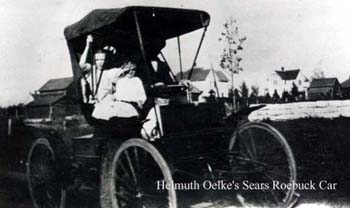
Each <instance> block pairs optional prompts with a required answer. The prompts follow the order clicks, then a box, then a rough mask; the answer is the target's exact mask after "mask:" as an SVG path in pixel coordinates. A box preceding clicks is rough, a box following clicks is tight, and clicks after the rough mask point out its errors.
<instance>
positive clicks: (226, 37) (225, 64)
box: [219, 17, 247, 111]
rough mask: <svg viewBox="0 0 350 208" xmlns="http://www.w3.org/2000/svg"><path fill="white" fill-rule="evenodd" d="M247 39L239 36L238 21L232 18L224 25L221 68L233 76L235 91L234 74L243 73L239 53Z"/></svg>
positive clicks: (221, 39)
mask: <svg viewBox="0 0 350 208" xmlns="http://www.w3.org/2000/svg"><path fill="white" fill-rule="evenodd" d="M246 39H247V38H246V37H240V35H239V31H238V26H237V20H235V19H233V18H232V17H230V18H229V19H228V20H227V21H226V22H225V24H224V31H223V32H221V37H220V38H219V41H222V42H224V43H225V46H224V48H223V51H222V54H221V59H220V67H221V68H222V69H223V70H225V71H227V72H229V73H230V74H231V85H232V89H235V87H234V79H233V76H234V74H238V73H239V72H240V71H243V68H242V67H240V62H241V61H242V58H241V57H239V56H238V51H240V50H243V47H242V44H243V42H244V41H245V40H246ZM235 98H236V97H235V96H233V103H234V106H233V108H234V111H235V110H236V106H235V103H236V100H235Z"/></svg>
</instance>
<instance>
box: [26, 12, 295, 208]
mask: <svg viewBox="0 0 350 208" xmlns="http://www.w3.org/2000/svg"><path fill="white" fill-rule="evenodd" d="M209 22H210V16H209V14H208V13H206V12H205V11H199V10H189V9H177V8H161V7H141V6H132V7H125V8H115V9H96V10H93V11H92V12H90V13H89V14H87V15H86V16H85V17H84V18H82V19H81V20H80V21H78V22H76V23H75V24H72V25H70V26H68V27H66V28H65V31H64V34H65V37H66V40H67V44H68V48H69V53H70V58H71V63H72V69H73V75H74V81H75V85H76V88H77V91H78V92H79V93H78V94H79V95H80V99H79V105H80V106H81V111H82V113H83V114H84V116H85V118H86V121H87V122H88V123H89V125H91V126H92V127H94V133H93V134H89V135H80V136H77V137H67V136H62V135H59V134H58V133H57V132H55V131H54V130H50V129H49V128H46V129H41V128H40V127H31V128H32V131H37V132H40V133H37V134H35V137H36V138H35V140H34V141H33V143H32V144H31V147H30V150H29V152H28V157H27V177H28V184H29V190H30V194H31V198H32V202H33V205H34V207H37V208H39V207H56V208H62V207H66V206H67V204H66V203H67V202H66V201H67V200H66V199H67V195H69V193H70V192H72V191H74V190H78V189H79V188H80V187H82V186H90V187H93V188H94V189H95V190H96V194H99V196H100V197H99V200H100V202H99V203H100V206H101V207H103V208H109V207H113V208H117V207H119V208H122V207H140V208H141V207H142V208H144V207H152V208H153V207H160V208H164V207H170V208H176V207H183V206H185V207H186V206H189V205H188V204H187V202H188V201H189V200H186V198H191V200H190V201H191V203H192V201H196V200H197V201H200V200H204V199H205V198H206V197H208V198H210V199H209V202H211V203H212V204H213V205H215V206H218V205H219V204H220V205H222V207H225V206H232V207H290V206H292V204H293V201H294V198H295V197H294V196H295V190H294V188H293V187H291V188H289V189H284V190H278V189H277V190H275V189H273V188H272V184H273V183H274V182H278V183H286V184H288V183H293V182H295V181H296V165H295V161H294V157H293V153H292V150H291V148H290V147H289V145H288V143H287V141H286V139H285V137H284V136H283V135H282V134H281V133H280V132H279V131H278V130H276V129H275V128H274V127H272V126H271V125H269V124H267V123H262V122H249V121H247V120H244V119H242V118H244V115H247V114H249V113H250V112H251V111H253V110H255V109H257V108H258V107H256V108H249V109H246V110H245V112H238V113H231V114H229V115H228V114H227V113H226V110H225V103H224V102H223V101H222V99H219V98H218V99H215V100H211V101H210V102H209V101H208V102H197V101H194V100H193V99H192V94H191V90H192V89H193V88H192V87H191V82H190V81H188V80H190V78H191V75H192V72H190V73H189V74H188V77H183V80H177V78H176V76H174V74H173V71H182V70H181V69H182V66H181V65H180V66H179V68H178V69H171V68H170V66H169V65H168V64H167V59H166V57H165V56H164V54H163V53H162V49H163V48H165V47H166V42H167V41H168V40H170V39H175V38H178V40H180V39H179V37H180V36H182V35H184V34H187V33H190V32H193V31H196V30H203V33H202V36H201V38H200V40H199V46H198V49H197V50H196V51H194V54H195V55H194V57H195V58H194V61H193V64H192V67H191V69H192V70H193V68H194V66H195V63H196V60H197V57H198V56H199V51H200V48H201V45H202V42H203V40H204V37H205V33H206V31H207V28H208V26H209ZM88 35H92V36H93V37H94V42H93V46H91V47H92V48H93V49H96V48H104V47H106V46H107V48H113V49H116V50H117V56H118V57H116V58H115V59H112V60H113V63H110V64H111V65H113V66H114V67H120V65H121V63H122V62H123V60H127V59H128V58H130V57H137V58H138V60H139V62H138V66H137V71H136V76H137V77H139V78H140V79H141V80H142V83H143V85H144V89H145V91H146V95H147V100H146V102H145V104H144V105H143V108H142V110H141V113H140V116H139V117H138V118H137V119H136V120H133V121H131V122H128V121H126V120H123V119H122V120H120V119H110V120H109V121H105V122H101V121H100V120H99V119H95V118H94V117H93V116H92V112H93V109H94V107H95V106H94V103H93V102H90V101H89V99H84V96H86V91H84V89H83V88H84V87H86V86H84V85H82V84H81V83H82V80H84V79H90V77H92V80H91V81H89V82H88V83H89V86H88V87H89V88H90V90H89V93H90V95H89V96H88V97H93V96H94V95H95V93H96V92H97V90H98V87H99V81H94V80H93V79H94V78H93V77H94V76H103V74H94V75H93V74H92V75H91V76H90V77H86V74H85V73H84V72H83V71H82V69H81V68H80V66H79V60H80V57H81V55H82V52H83V50H84V47H85V44H86V37H87V36H88ZM178 43H180V41H178ZM179 45H180V44H179ZM179 51H180V50H179ZM179 51H174V54H175V53H178V52H179ZM179 56H180V58H181V53H179ZM90 57H92V55H91V54H90ZM155 59H156V60H157V61H159V62H161V63H162V64H163V65H164V66H165V67H163V68H162V69H161V70H158V71H155V70H154V69H153V66H152V64H151V61H152V60H155ZM91 73H92V72H91ZM95 80H96V79H95ZM83 92H85V93H83ZM88 97H85V98H88ZM151 114H152V115H153V116H150V115H151ZM242 115H243V116H242ZM152 120H153V121H152ZM150 122H153V124H152V125H153V126H152V125H151V128H150V130H147V129H146V127H145V126H146V125H147V124H149V123H150ZM191 183H192V184H198V186H197V185H194V186H193V188H192V190H193V191H189V190H185V189H186V188H184V187H185V186H184V184H191ZM181 185H182V187H180V186H181ZM198 195H203V196H204V198H203V197H198Z"/></svg>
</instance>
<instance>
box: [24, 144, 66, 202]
mask: <svg viewBox="0 0 350 208" xmlns="http://www.w3.org/2000/svg"><path fill="white" fill-rule="evenodd" d="M38 145H44V146H45V147H46V148H47V149H48V150H49V151H50V153H51V154H52V156H53V159H54V160H56V156H55V153H54V151H53V149H52V147H51V145H50V142H49V141H48V140H47V139H46V138H38V139H36V140H35V141H34V142H33V144H32V145H31V147H30V150H29V153H28V158H27V181H28V189H29V193H30V197H31V199H32V202H33V206H34V208H41V207H40V206H39V205H38V204H37V202H36V200H35V199H34V193H33V188H32V184H31V180H30V175H31V172H30V166H31V156H32V154H33V151H34V149H35V148H36V146H38ZM66 197H67V193H66V190H65V189H61V199H60V206H59V207H57V208H65V207H66Z"/></svg>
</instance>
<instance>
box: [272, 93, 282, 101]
mask: <svg viewBox="0 0 350 208" xmlns="http://www.w3.org/2000/svg"><path fill="white" fill-rule="evenodd" d="M280 99H281V97H280V95H279V94H278V92H277V90H275V91H274V92H273V95H272V101H273V102H274V103H278V102H280Z"/></svg>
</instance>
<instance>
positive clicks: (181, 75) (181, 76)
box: [177, 36, 183, 79]
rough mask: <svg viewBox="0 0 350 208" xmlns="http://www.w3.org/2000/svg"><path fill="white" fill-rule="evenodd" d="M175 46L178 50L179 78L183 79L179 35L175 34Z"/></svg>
mask: <svg viewBox="0 0 350 208" xmlns="http://www.w3.org/2000/svg"><path fill="white" fill-rule="evenodd" d="M177 48H178V50H179V63H180V79H183V72H182V60H181V45H180V36H177Z"/></svg>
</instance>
